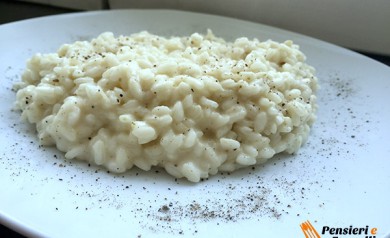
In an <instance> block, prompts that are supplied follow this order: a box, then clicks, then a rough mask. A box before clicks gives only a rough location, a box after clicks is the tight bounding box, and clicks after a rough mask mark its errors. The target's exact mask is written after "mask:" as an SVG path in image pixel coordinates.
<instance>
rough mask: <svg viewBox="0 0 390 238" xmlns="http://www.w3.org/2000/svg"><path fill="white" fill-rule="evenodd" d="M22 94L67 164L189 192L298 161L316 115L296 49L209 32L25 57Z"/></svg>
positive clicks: (106, 40) (20, 101)
mask: <svg viewBox="0 0 390 238" xmlns="http://www.w3.org/2000/svg"><path fill="white" fill-rule="evenodd" d="M18 87H19V88H18V92H17V102H16V105H17V107H18V108H19V109H21V110H22V118H23V119H25V120H27V121H28V122H30V123H35V124H36V128H37V132H38V137H39V140H40V143H41V144H42V145H56V146H57V148H58V149H59V150H61V151H63V152H65V157H66V158H67V159H80V160H85V161H88V162H89V163H94V164H97V165H102V166H104V167H106V168H107V169H108V170H109V171H112V172H118V173H120V172H124V171H126V170H128V169H130V168H132V167H133V166H137V167H139V168H141V169H143V170H150V169H151V167H152V166H160V167H163V168H165V170H166V171H167V172H168V173H169V174H171V175H172V176H174V177H177V178H180V177H185V178H187V179H188V180H190V181H192V182H198V181H200V179H201V178H207V177H208V176H209V175H213V174H216V173H217V172H218V171H233V170H236V169H238V168H242V167H246V166H252V165H255V164H259V163H264V162H265V161H267V160H268V159H270V158H272V157H273V156H274V155H275V154H277V153H281V152H286V153H290V154H291V153H294V152H296V151H297V150H298V149H299V148H300V147H301V145H302V144H303V143H304V142H305V141H306V140H307V137H308V135H309V132H310V126H311V125H312V123H313V122H314V120H315V112H316V107H317V106H316V96H315V92H316V89H317V78H316V77H315V76H314V68H313V67H311V66H309V65H307V64H306V63H305V56H304V54H303V53H302V52H301V51H300V50H299V47H298V46H297V45H295V44H293V42H292V41H286V42H284V43H277V42H274V41H271V40H268V41H265V42H260V41H259V40H257V39H254V40H249V39H247V38H245V37H242V38H238V39H236V40H235V41H234V42H225V41H224V40H223V39H221V38H217V37H215V36H214V35H213V34H212V32H211V31H208V33H207V34H206V35H201V34H198V33H194V34H192V35H191V36H188V37H172V38H164V37H161V36H157V35H152V34H149V33H148V32H140V33H137V34H133V35H131V36H119V37H115V36H114V35H113V33H110V32H107V33H103V34H101V35H100V36H98V37H97V38H96V39H93V40H92V41H90V42H87V41H77V42H75V43H73V44H65V45H62V46H61V47H60V48H59V50H58V51H57V53H52V54H36V55H35V56H33V57H32V58H31V59H30V60H29V61H28V63H27V68H26V70H25V72H24V74H23V76H22V82H21V83H19V84H18Z"/></svg>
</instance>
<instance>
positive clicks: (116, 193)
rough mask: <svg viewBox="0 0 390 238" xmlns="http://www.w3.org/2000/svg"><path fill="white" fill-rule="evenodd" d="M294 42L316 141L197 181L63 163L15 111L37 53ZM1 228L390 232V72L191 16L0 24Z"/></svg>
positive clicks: (286, 35) (127, 233) (83, 16)
mask: <svg viewBox="0 0 390 238" xmlns="http://www.w3.org/2000/svg"><path fill="white" fill-rule="evenodd" d="M207 28H210V29H212V30H213V31H214V32H215V34H216V35H217V36H221V37H224V38H226V39H227V40H232V39H234V38H235V37H239V36H247V37H249V38H252V37H257V38H259V39H261V40H266V39H268V38H271V39H273V40H277V41H284V40H286V39H292V40H293V41H294V42H296V43H298V44H299V45H301V49H302V51H304V52H305V54H306V55H307V57H308V62H309V63H310V64H312V65H313V66H315V67H316V69H317V72H318V77H319V79H320V84H321V90H320V91H319V93H318V103H319V111H318V120H317V122H316V123H315V125H314V127H313V130H312V133H311V136H310V138H309V142H308V143H307V144H306V145H305V146H304V147H303V148H302V149H301V150H300V151H299V153H297V154H296V155H294V156H281V157H279V158H276V159H273V160H271V161H270V162H269V163H267V164H265V165H260V166H256V167H255V168H254V169H252V168H249V169H243V170H240V171H238V172H236V173H233V174H230V175H227V174H219V175H216V176H214V177H212V178H210V179H208V180H206V181H203V182H201V183H198V184H192V183H189V182H186V181H184V180H178V181H175V180H174V179H173V178H172V177H170V176H168V175H167V174H166V173H165V172H163V171H162V170H159V169H153V170H152V171H149V172H143V171H140V170H132V171H130V172H128V173H126V174H123V175H113V174H108V173H107V172H106V171H105V170H104V169H101V168H98V167H88V165H86V164H84V163H78V162H75V161H65V160H64V157H63V154H62V153H60V152H58V151H57V150H56V149H54V148H42V147H39V145H38V141H37V139H36V136H35V134H34V129H33V127H31V126H27V125H26V124H25V123H22V122H20V120H19V112H15V111H12V109H11V108H12V105H13V102H14V100H15V92H13V91H12V90H11V88H12V85H13V83H14V82H16V81H18V80H19V75H20V73H21V72H22V70H23V68H24V67H25V61H26V59H28V58H29V57H31V56H32V55H33V54H34V53H36V52H43V53H48V52H53V51H55V50H56V49H57V48H58V47H59V46H60V45H61V44H63V43H66V42H73V41H75V40H80V39H91V38H92V37H95V36H97V35H98V34H99V33H101V32H103V31H113V32H114V33H116V34H131V33H135V32H138V31H141V30H148V31H150V32H152V33H156V34H162V35H165V36H170V35H188V34H190V33H192V32H195V31H199V32H203V33H204V32H205V31H206V29H207ZM0 35H1V38H0V52H1V54H0V72H1V75H2V79H1V86H0V131H1V137H0V141H1V146H0V191H1V196H0V222H2V223H4V224H6V225H8V226H10V227H12V228H13V229H16V230H18V231H19V232H22V233H24V234H28V235H43V236H50V237H137V236H138V235H142V237H171V236H176V235H180V234H182V235H184V236H198V237H206V236H207V237H216V236H218V237H238V236H240V237H243V236H244V235H248V236H250V237H251V236H257V237H304V234H303V233H302V231H301V229H300V226H299V225H300V224H301V223H302V222H303V221H306V220H309V221H311V223H312V224H313V226H314V227H315V228H317V230H318V231H319V232H321V231H322V227H323V226H329V227H347V228H348V227H349V226H350V225H353V226H354V227H365V226H366V225H367V226H369V227H370V228H371V227H376V228H378V233H377V237H381V236H383V235H384V234H385V233H386V232H387V230H386V229H389V227H390V220H389V219H388V218H389V214H390V206H389V203H388V197H389V191H390V172H389V171H390V160H389V157H390V146H389V145H390V143H389V142H390V126H389V122H390V109H389V108H390V107H389V105H388V104H387V102H388V99H389V94H388V92H389V90H390V80H389V78H390V68H389V67H387V66H385V65H383V64H380V63H378V62H375V61H373V60H371V59H368V58H366V57H364V56H361V55H359V54H356V53H353V52H351V51H349V50H346V49H343V48H340V47H337V46H334V45H331V44H328V43H325V42H322V41H318V40H315V39H312V38H309V37H305V36H302V35H298V34H295V33H291V32H287V31H283V30H280V29H275V28H272V27H268V26H264V25H260V24H255V23H250V22H245V21H239V20H235V19H230V18H223V17H217V16H211V15H204V14H195V13H189V12H179V11H166V10H147V11H146V10H120V11H108V12H89V13H78V14H70V15H59V16H53V17H44V18H38V19H33V20H28V21H22V22H17V23H11V24H6V25H2V26H0Z"/></svg>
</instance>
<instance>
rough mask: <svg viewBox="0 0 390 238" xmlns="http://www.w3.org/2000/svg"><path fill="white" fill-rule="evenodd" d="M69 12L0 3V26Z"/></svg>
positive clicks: (3, 232)
mask: <svg viewBox="0 0 390 238" xmlns="http://www.w3.org/2000/svg"><path fill="white" fill-rule="evenodd" d="M71 12H77V10H72V9H66V8H59V7H53V6H47V5H41V4H34V3H26V2H19V1H0V24H4V23H9V22H13V21H18V20H24V19H29V18H34V17H40V16H48V15H55V14H62V13H71ZM359 53H361V54H364V55H366V56H368V57H370V58H372V59H374V60H377V61H380V62H382V63H384V64H387V65H389V66H390V56H385V55H378V54H371V53H368V52H359ZM0 237H9V238H22V237H24V236H22V235H20V234H18V233H16V232H14V231H13V230H11V229H9V228H7V227H6V226H4V225H2V224H0Z"/></svg>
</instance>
